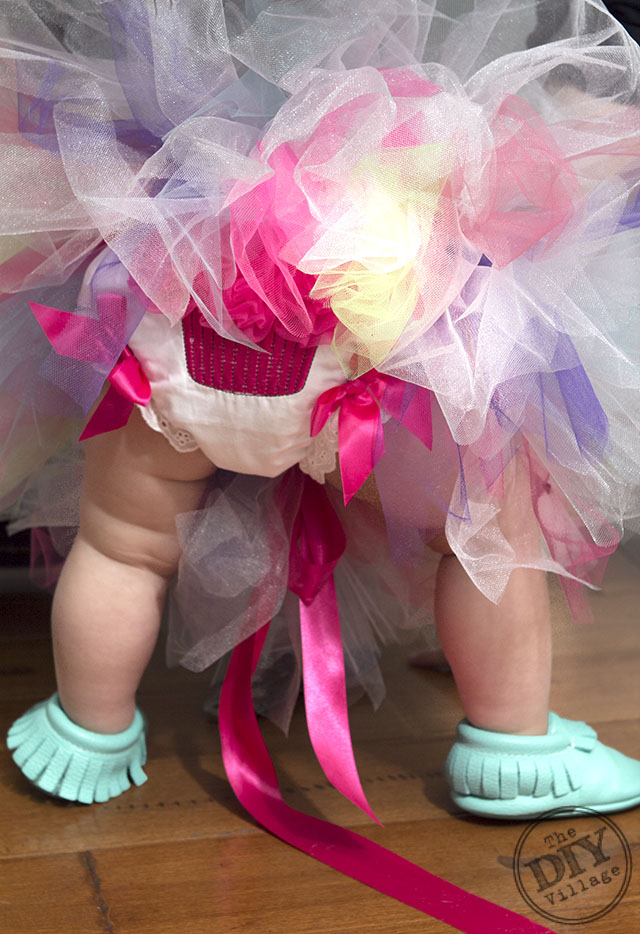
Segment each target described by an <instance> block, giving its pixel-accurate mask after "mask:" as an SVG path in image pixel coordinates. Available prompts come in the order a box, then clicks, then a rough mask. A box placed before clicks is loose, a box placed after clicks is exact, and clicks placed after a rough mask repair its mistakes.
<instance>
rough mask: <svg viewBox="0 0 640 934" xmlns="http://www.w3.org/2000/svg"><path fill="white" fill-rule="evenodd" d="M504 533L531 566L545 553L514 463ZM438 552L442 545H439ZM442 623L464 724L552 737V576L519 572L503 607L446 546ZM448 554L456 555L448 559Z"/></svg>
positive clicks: (439, 607)
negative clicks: (549, 579) (486, 593)
mask: <svg viewBox="0 0 640 934" xmlns="http://www.w3.org/2000/svg"><path fill="white" fill-rule="evenodd" d="M504 486H505V491H504V499H503V503H502V509H501V512H500V518H499V522H500V528H501V531H502V534H503V535H504V536H505V538H506V539H507V541H508V542H509V544H510V545H511V546H512V548H513V550H514V553H515V554H516V555H517V556H518V557H519V559H520V560H522V561H523V563H525V562H526V561H527V560H532V559H533V558H534V557H535V556H537V555H538V554H539V552H540V528H539V526H538V522H537V519H536V516H535V514H534V511H533V507H532V505H531V493H530V480H529V475H528V472H527V470H526V469H525V468H524V467H523V466H522V465H521V464H520V463H519V462H518V461H517V459H514V461H512V463H511V464H510V465H509V467H508V469H507V471H506V472H505V476H504ZM436 544H437V543H436ZM440 550H442V551H443V552H444V553H443V557H442V558H441V560H440V566H439V568H438V576H437V582H436V599H435V616H436V627H437V631H438V637H439V639H440V644H441V645H442V648H443V650H444V653H445V655H446V657H447V660H448V662H449V664H450V666H451V670H452V671H453V675H454V678H455V680H456V685H457V688H458V692H459V694H460V699H461V701H462V706H463V708H464V712H465V716H466V717H467V719H468V720H469V721H470V722H471V723H472V724H473V725H474V726H476V727H479V728H481V729H484V730H492V731H496V732H502V733H521V734H534V735H535V734H540V735H542V734H545V733H546V732H547V729H548V719H549V692H550V688H551V614H550V607H549V594H548V587H547V580H546V574H545V573H544V572H543V571H540V570H536V569H534V568H529V567H519V568H516V569H515V570H513V571H512V572H511V574H510V576H509V580H508V583H507V586H506V588H505V590H504V593H503V595H502V598H501V600H500V603H499V604H494V603H492V602H491V601H490V600H488V599H487V598H486V597H485V596H484V595H483V594H482V593H480V591H479V590H478V589H477V588H476V587H475V585H474V584H473V583H472V581H471V580H470V578H469V577H468V576H467V574H466V573H465V571H464V568H463V567H462V565H461V564H460V562H459V561H458V560H457V558H456V557H455V556H454V555H453V554H451V551H450V549H448V548H447V547H446V540H444V536H443V537H442V541H441V542H440ZM447 551H448V552H449V553H447Z"/></svg>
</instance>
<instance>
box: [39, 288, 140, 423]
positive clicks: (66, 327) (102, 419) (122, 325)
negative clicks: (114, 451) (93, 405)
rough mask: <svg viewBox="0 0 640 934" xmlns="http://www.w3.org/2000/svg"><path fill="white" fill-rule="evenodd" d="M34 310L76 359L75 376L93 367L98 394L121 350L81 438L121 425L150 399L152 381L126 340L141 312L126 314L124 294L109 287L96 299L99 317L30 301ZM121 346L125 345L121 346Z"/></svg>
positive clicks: (57, 344) (64, 352)
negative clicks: (91, 316)
mask: <svg viewBox="0 0 640 934" xmlns="http://www.w3.org/2000/svg"><path fill="white" fill-rule="evenodd" d="M29 304H30V306H31V310H32V312H33V314H34V315H35V317H36V318H37V320H38V323H39V324H40V327H41V328H42V330H43V331H44V333H45V335H46V337H47V339H48V341H49V343H50V344H51V346H52V347H53V349H54V351H55V352H56V354H59V355H60V356H62V357H68V358H69V360H75V361H78V362H77V363H76V365H75V366H76V373H75V374H74V375H75V376H77V377H79V376H80V373H81V372H82V373H83V374H85V378H86V373H87V368H88V371H89V372H90V373H91V383H92V384H94V385H95V387H96V388H95V392H94V393H92V395H91V396H90V397H89V398H95V397H96V396H97V395H98V393H99V391H100V389H101V388H102V385H103V382H104V379H105V374H106V373H107V370H108V368H109V366H110V365H111V363H112V362H113V360H114V359H115V357H116V355H117V354H118V351H120V355H119V357H118V359H117V361H116V363H115V366H113V367H112V368H111V370H110V371H109V372H108V374H107V376H106V378H107V380H108V381H109V383H110V384H111V385H110V386H109V389H108V391H107V393H106V395H105V396H104V398H103V399H102V401H101V402H100V404H99V405H98V407H97V409H96V410H95V412H94V413H93V415H92V416H91V418H90V419H89V421H88V423H87V424H86V425H85V428H84V431H83V432H82V434H81V435H80V441H85V440H86V439H87V438H93V437H94V436H95V435H99V434H104V433H105V432H107V431H115V430H116V429H117V428H122V426H123V425H126V423H127V421H128V420H129V416H130V415H131V412H132V410H133V406H134V405H135V404H137V405H147V404H148V402H149V400H150V398H151V386H150V384H149V380H148V379H147V376H146V374H145V372H144V370H143V369H142V366H141V365H140V363H139V361H138V360H137V359H136V357H135V355H134V354H133V352H132V351H131V350H130V348H129V347H127V346H126V340H127V333H129V334H130V333H131V331H132V330H134V329H135V326H136V324H137V323H138V318H137V317H135V316H134V317H133V319H132V320H130V321H129V320H128V318H127V301H126V298H125V297H124V295H118V294H111V293H105V294H103V295H99V296H98V297H97V299H96V307H97V311H98V317H97V318H89V317H86V316H84V315H80V314H72V313H70V312H68V311H61V310H60V309H59V308H52V307H51V306H49V305H39V304H38V303H37V302H30V303H29ZM121 348H122V349H121Z"/></svg>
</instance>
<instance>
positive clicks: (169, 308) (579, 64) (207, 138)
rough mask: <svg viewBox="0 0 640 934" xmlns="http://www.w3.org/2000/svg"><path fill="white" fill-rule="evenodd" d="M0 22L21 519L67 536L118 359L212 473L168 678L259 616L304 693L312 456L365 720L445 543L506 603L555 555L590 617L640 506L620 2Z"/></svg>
mask: <svg viewBox="0 0 640 934" xmlns="http://www.w3.org/2000/svg"><path fill="white" fill-rule="evenodd" d="M5 6H6V9H5V10H4V11H3V13H2V18H1V20H0V55H1V63H2V64H1V67H0V101H1V103H0V133H1V137H0V146H1V147H2V152H3V166H4V185H3V211H2V214H1V217H0V293H1V295H2V299H1V301H0V322H1V324H2V326H1V327H0V393H1V402H2V404H1V407H0V446H1V447H0V450H1V453H2V467H1V472H0V507H1V508H2V511H3V515H4V516H5V517H6V518H8V519H9V520H10V521H11V522H12V527H13V528H14V529H21V528H26V527H33V528H39V527H46V528H48V529H49V530H50V535H51V536H52V541H53V544H54V546H55V552H56V553H57V554H59V555H64V553H65V552H66V551H67V550H68V548H69V547H70V543H71V542H72V540H73V535H74V531H75V528H76V526H77V522H78V501H79V490H80V487H81V483H82V470H83V468H82V460H83V455H82V443H81V442H78V437H79V434H80V431H81V430H82V425H83V422H84V421H86V416H87V413H88V412H89V410H90V409H91V407H92V406H93V405H94V404H95V402H96V400H97V399H98V397H99V395H100V392H101V390H102V387H103V385H104V384H105V383H106V382H107V381H108V380H109V379H111V380H112V382H113V380H114V376H113V374H114V372H116V371H117V370H118V367H119V366H121V364H122V360H123V356H122V355H123V353H124V352H125V350H126V348H128V350H127V351H126V352H127V353H133V354H134V356H135V357H136V358H137V361H138V364H139V365H140V366H141V369H142V371H143V372H144V373H145V374H146V378H147V380H148V382H149V385H150V394H151V399H150V402H149V404H148V405H147V406H145V407H144V412H145V417H146V419H147V421H148V422H149V423H150V424H151V425H152V427H155V428H158V429H160V430H162V431H164V432H165V434H167V436H168V437H169V438H170V440H171V441H172V443H174V446H176V447H178V449H182V450H190V449H194V448H195V447H199V448H201V449H202V450H204V451H205V452H206V453H207V454H208V456H209V457H210V458H211V460H212V461H213V462H214V463H216V464H217V465H218V466H219V467H222V468H224V469H223V470H221V471H218V473H217V474H216V476H215V479H214V480H213V481H212V482H211V485H210V489H209V491H208V493H207V498H206V500H205V502H204V504H203V506H202V508H201V509H200V510H198V511H196V512H195V513H190V514H188V515H185V516H181V517H179V518H178V530H179V535H180V540H181V544H182V548H183V555H182V560H181V565H180V571H179V574H178V578H177V581H176V584H175V587H174V589H173V594H172V598H171V608H170V630H169V654H170V657H171V659H172V660H176V661H179V662H182V663H183V664H186V665H187V666H188V667H192V668H197V669H200V668H203V667H206V666H207V665H210V664H211V663H213V662H214V661H216V660H218V659H220V658H222V657H223V656H224V655H225V653H227V652H228V651H229V650H230V649H232V648H233V647H234V646H235V645H236V644H237V643H238V642H239V641H241V640H242V639H244V638H246V637H247V636H248V635H250V634H251V633H252V632H255V631H256V629H257V628H259V626H261V625H262V624H263V623H264V622H265V621H266V619H268V618H271V617H273V618H276V619H277V620H278V623H277V626H274V627H273V629H272V634H271V636H270V642H269V643H268V644H267V655H268V656H269V657H270V658H271V661H272V662H274V663H275V662H276V661H277V660H280V662H279V664H280V666H281V669H282V670H283V671H284V672H286V678H284V679H283V680H284V681H285V682H286V685H287V686H286V688H285V690H284V691H283V692H281V694H282V697H283V698H285V700H284V701H283V704H284V706H282V707H281V710H284V709H285V708H287V705H289V706H290V700H291V697H292V696H293V695H294V694H295V692H296V690H297V688H296V687H295V684H296V678H297V673H298V670H299V663H298V656H299V653H298V651H297V647H298V643H299V631H298V629H297V627H298V619H297V612H298V611H297V603H296V601H295V600H292V599H291V594H290V592H289V584H290V557H291V555H290V549H291V539H292V535H293V530H294V527H295V522H296V515H297V511H298V508H299V505H300V501H301V497H302V491H303V487H304V483H305V482H306V481H304V480H303V479H302V473H301V472H300V469H299V466H297V465H299V464H301V465H302V468H303V470H304V471H306V472H307V473H310V474H311V476H315V478H316V479H319V480H324V479H325V475H327V482H326V483H325V489H326V491H327V493H328V497H329V500H330V501H331V503H332V507H333V509H334V510H335V512H336V514H337V516H338V517H339V520H340V523H341V525H342V528H343V529H344V532H345V537H346V548H345V551H344V554H343V557H342V558H341V560H340V562H339V563H338V565H337V567H336V569H335V576H336V587H337V591H338V599H339V603H340V607H341V618H342V621H343V642H344V647H345V653H346V657H347V667H348V669H349V671H350V673H351V675H352V680H353V682H354V684H359V685H360V686H361V687H362V686H364V688H365V689H366V690H367V691H368V692H369V694H370V695H371V696H372V698H373V699H374V701H376V702H377V701H379V700H380V698H381V696H382V684H381V679H380V675H379V672H378V668H377V661H378V654H379V649H378V645H379V644H380V643H384V642H387V641H390V640H392V639H395V638H398V637H400V636H402V635H403V634H404V633H407V634H411V633H413V632H415V631H417V630H419V629H422V628H423V627H424V625H425V623H426V622H427V621H428V619H429V614H430V593H431V580H432V576H433V562H431V561H430V559H429V558H428V555H429V548H428V546H429V542H430V541H431V540H432V539H433V538H435V537H436V536H439V535H441V533H442V532H443V531H444V532H445V533H446V537H447V540H448V543H449V546H450V548H451V549H452V551H453V552H454V553H455V555H456V556H457V557H458V559H459V560H460V561H461V562H462V564H463V565H464V567H465V569H466V571H467V572H468V574H469V576H470V577H471V579H472V580H473V582H474V583H475V584H476V586H477V587H478V588H479V589H480V590H481V592H482V593H483V594H485V595H486V596H487V597H488V598H489V599H490V600H493V601H496V602H498V601H499V600H500V598H501V595H502V593H503V592H504V588H505V586H506V585H507V582H508V580H509V576H510V574H511V573H512V571H513V570H514V569H516V568H519V567H533V568H539V569H542V570H545V571H551V572H555V573H557V574H559V575H560V576H561V581H562V583H563V587H564V589H565V593H566V596H567V598H568V601H569V604H570V607H571V609H572V612H573V613H574V615H575V616H576V618H586V617H587V616H588V611H587V609H586V605H585V603H584V601H583V598H582V591H583V588H584V585H587V586H591V587H592V586H598V585H599V583H600V581H601V578H602V571H603V567H604V562H605V560H606V557H607V555H608V554H610V553H611V552H612V551H613V550H614V549H615V547H616V546H617V544H618V542H619V539H620V536H621V535H622V534H623V532H624V531H626V530H629V529H631V530H632V529H633V528H634V527H635V526H636V525H637V522H638V515H639V512H640V509H639V497H638V487H639V481H640V476H639V473H640V471H639V467H638V463H639V462H640V457H639V456H638V455H639V453H640V452H639V450H638V437H639V436H640V435H639V431H638V429H639V427H640V426H639V424H638V422H639V398H640V396H639V393H638V390H639V389H640V376H639V373H638V368H637V359H638V349H639V348H638V339H637V335H638V329H637V323H636V320H635V315H636V313H637V308H638V297H639V295H640V268H639V266H638V261H637V257H638V255H640V208H639V205H640V200H639V199H640V188H639V179H640V110H639V98H638V76H639V74H640V52H639V50H638V47H637V46H636V45H635V43H634V42H633V41H632V40H631V39H630V38H629V36H628V35H627V34H626V33H625V32H624V30H623V29H622V28H621V27H620V26H619V24H618V23H617V22H616V21H615V20H614V19H613V18H612V17H611V15H610V14H608V13H607V11H606V9H605V8H604V6H603V5H602V4H601V3H600V2H598V0H584V2H583V0H562V2H558V0H518V2H515V0H468V2H465V3H461V2H457V0H451V2H450V3H436V2H432V0H384V2H382V0H369V2H367V3H366V4H362V3H355V4H345V3H343V2H338V0H318V2H316V0H308V2H306V0H300V2H295V3H294V2H291V0H279V2H274V3H272V4H268V3H266V2H262V0H247V2H246V3H241V2H235V0H234V2H227V3H223V2H220V0H207V2H204V0H203V2H200V0H196V2H191V3H188V4H186V3H182V4H180V3H174V4H169V3H168V2H166V3H165V2H160V0H159V2H158V4H157V10H154V8H153V4H149V3H146V2H143V0H130V2H127V3H126V4H121V3H116V2H112V0H91V2H87V3H83V4H77V5H76V4H72V5H71V6H73V14H72V13H71V7H70V5H69V3H66V2H65V3H62V2H60V3H58V2H57V0H51V2H50V3H48V4H46V10H45V7H44V5H42V11H41V10H40V5H39V4H33V3H30V2H26V0H24V2H23V0H15V2H13V3H11V4H10V5H8V6H7V5H5ZM76 7H77V8H76ZM269 361H271V362H269ZM134 401H138V400H137V399H136V400H134ZM363 439H364V440H363ZM356 442H357V443H356ZM336 448H339V458H340V469H341V474H342V487H343V489H340V486H341V484H340V483H339V482H338V481H337V480H336V474H335V473H334V474H332V473H331V471H332V468H333V464H334V460H335V452H336ZM354 452H355V453H354ZM345 500H346V501H348V502H346V504H345ZM258 610H259V611H258ZM287 698H288V699H289V700H287ZM278 703H279V702H278ZM276 706H277V705H276ZM277 716H278V717H279V718H280V719H282V720H284V719H286V716H284V715H281V713H278V714H277Z"/></svg>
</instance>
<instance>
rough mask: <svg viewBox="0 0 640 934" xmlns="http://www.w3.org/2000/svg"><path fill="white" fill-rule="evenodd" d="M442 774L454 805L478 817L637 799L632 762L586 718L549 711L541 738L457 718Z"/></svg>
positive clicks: (637, 777) (638, 784)
mask: <svg viewBox="0 0 640 934" xmlns="http://www.w3.org/2000/svg"><path fill="white" fill-rule="evenodd" d="M445 775H446V778H447V781H448V783H449V788H450V791H451V797H452V799H453V801H454V803H455V804H457V805H458V806H459V807H461V808H462V809H463V810H465V811H468V812H469V813H471V814H475V815H477V816H479V817H490V818H500V819H504V820H519V819H530V818H534V817H538V816H539V815H540V814H542V813H544V812H546V811H550V810H553V809H554V808H572V807H574V808H593V809H595V810H596V811H601V812H603V813H608V812H613V811H624V810H626V809H627V808H631V807H635V806H636V805H638V804H640V762H638V761H636V760H635V759H630V758H628V756H625V755H623V754H622V753H621V752H617V751H616V750H615V749H610V748H609V747H608V746H603V744H602V743H600V742H599V741H598V735H597V733H596V732H595V730H593V729H592V728H591V727H590V726H587V724H586V723H580V722H578V721H574V720H564V719H562V717H558V716H557V715H556V714H554V713H550V714H549V730H548V732H547V734H546V736H514V735H511V734H508V733H493V732H489V731H487V730H480V729H477V728H476V727H474V726H471V724H470V723H469V722H468V721H467V720H462V721H461V723H459V724H458V729H457V732H456V741H455V743H454V745H453V747H452V749H451V752H450V753H449V755H448V757H447V761H446V763H445ZM565 813H566V811H565Z"/></svg>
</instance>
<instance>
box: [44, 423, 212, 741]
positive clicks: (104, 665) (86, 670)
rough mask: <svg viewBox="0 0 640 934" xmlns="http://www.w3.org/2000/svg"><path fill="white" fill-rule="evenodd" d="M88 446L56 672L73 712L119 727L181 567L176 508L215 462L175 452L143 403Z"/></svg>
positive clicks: (82, 721)
mask: <svg viewBox="0 0 640 934" xmlns="http://www.w3.org/2000/svg"><path fill="white" fill-rule="evenodd" d="M86 445H87V446H86V456H87V472H86V480H85V485H84V489H83V497H82V506H81V514H80V529H79V532H78V536H77V539H76V541H75V544H74V546H73V548H72V550H71V553H70V554H69V557H68V559H67V562H66V564H65V566H64V569H63V572H62V575H61V578H60V581H59V584H58V587H57V590H56V594H55V599H54V605H53V642H54V654H55V664H56V675H57V680H58V692H59V696H60V702H61V705H62V707H63V709H64V711H65V712H66V714H67V716H68V717H69V718H70V719H71V720H73V721H74V722H75V723H77V724H78V725H79V726H82V727H84V728H85V729H88V730H91V731H93V732H96V733H118V732H120V731H122V730H124V729H126V728H127V727H128V726H129V724H130V723H131V722H132V719H133V716H134V711H135V692H136V689H137V687H138V682H139V680H140V678H141V676H142V673H143V671H144V669H145V667H146V665H147V663H148V661H149V657H150V655H151V653H152V651H153V647H154V645H155V642H156V638H157V634H158V628H159V625H160V619H161V614H162V607H163V603H164V598H165V594H166V590H167V586H168V582H169V580H170V578H171V577H172V576H173V574H174V573H175V571H176V568H177V564H178V558H179V546H178V540H177V534H176V527H175V518H176V515H177V514H178V513H182V512H186V511H189V510H192V509H195V508H196V507H197V506H198V503H199V501H200V499H201V496H202V493H203V489H204V485H205V481H206V478H207V477H208V476H210V474H211V473H212V472H213V470H214V467H213V465H212V464H211V463H210V462H209V461H208V460H207V458H205V457H204V455H203V454H201V453H200V452H194V453H189V454H181V453H178V452H177V451H175V450H174V449H173V448H172V447H171V446H170V444H169V443H168V441H167V440H166V439H165V438H164V437H163V436H162V435H160V434H158V433H157V432H154V431H152V430H151V429H150V428H148V427H147V425H146V424H145V423H144V421H143V420H142V418H141V417H140V415H139V413H138V412H137V411H134V413H133V415H132V417H131V418H130V420H129V423H128V424H127V425H126V426H125V427H124V428H122V429H120V430H119V431H116V432H110V433H108V434H104V435H100V436H98V437H96V438H93V439H91V440H89V441H88V442H87V443H86Z"/></svg>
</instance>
